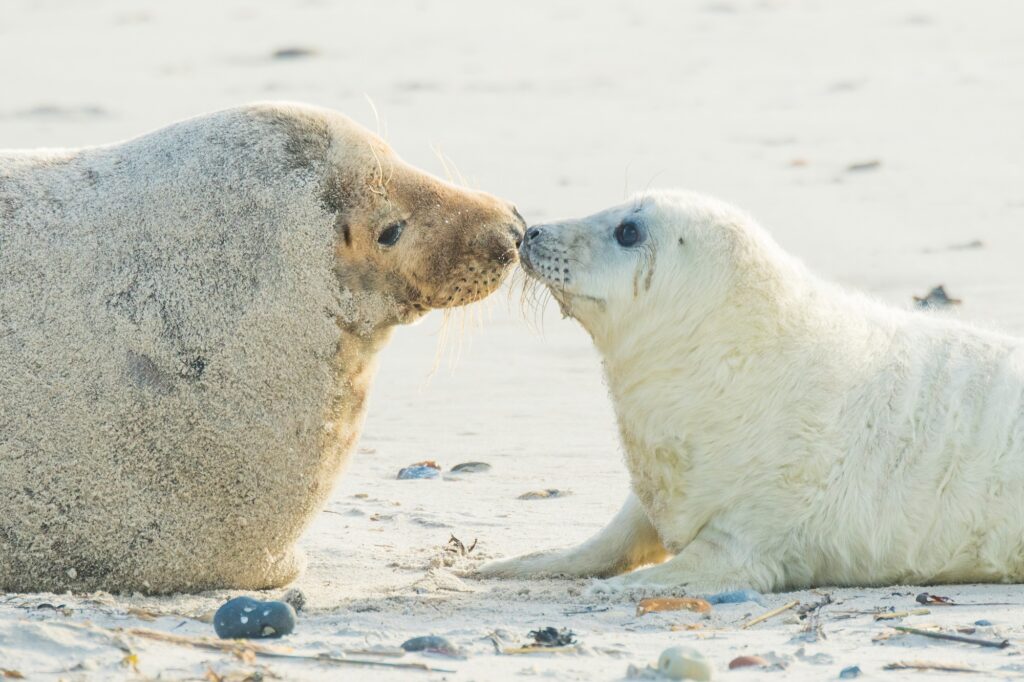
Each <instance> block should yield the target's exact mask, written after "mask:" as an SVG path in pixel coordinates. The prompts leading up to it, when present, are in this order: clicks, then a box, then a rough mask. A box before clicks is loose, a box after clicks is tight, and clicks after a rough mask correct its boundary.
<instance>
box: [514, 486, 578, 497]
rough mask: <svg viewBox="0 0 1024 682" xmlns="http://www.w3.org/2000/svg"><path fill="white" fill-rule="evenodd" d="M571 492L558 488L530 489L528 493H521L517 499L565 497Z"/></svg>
mask: <svg viewBox="0 0 1024 682" xmlns="http://www.w3.org/2000/svg"><path fill="white" fill-rule="evenodd" d="M569 494H571V493H570V492H569V491H568V490H559V489H558V488H548V489H547V490H532V491H530V492H528V493H523V494H522V495H520V496H519V497H518V498H516V499H519V500H546V499H549V498H552V497H565V496H566V495H569Z"/></svg>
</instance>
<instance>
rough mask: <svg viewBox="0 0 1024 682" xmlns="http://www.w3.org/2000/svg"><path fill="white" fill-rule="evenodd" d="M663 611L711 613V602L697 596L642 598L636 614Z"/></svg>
mask: <svg viewBox="0 0 1024 682" xmlns="http://www.w3.org/2000/svg"><path fill="white" fill-rule="evenodd" d="M662 611H693V612H694V613H711V604H709V603H708V602H707V601H706V600H704V599H697V598H695V597H652V598H649V599H641V600H640V603H639V604H637V605H636V615H638V616H642V615H644V614H646V613H660V612H662Z"/></svg>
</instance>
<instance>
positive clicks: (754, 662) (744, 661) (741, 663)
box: [729, 656, 768, 670]
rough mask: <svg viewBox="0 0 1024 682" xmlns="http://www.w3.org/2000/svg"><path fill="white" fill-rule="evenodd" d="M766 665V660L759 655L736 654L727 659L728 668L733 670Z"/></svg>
mask: <svg viewBox="0 0 1024 682" xmlns="http://www.w3.org/2000/svg"><path fill="white" fill-rule="evenodd" d="M767 665H768V661H766V660H765V659H763V658H761V657H760V656H737V657H736V658H734V659H732V660H731V661H729V670H735V669H736V668H751V667H755V666H756V667H758V668H761V667H764V666H767Z"/></svg>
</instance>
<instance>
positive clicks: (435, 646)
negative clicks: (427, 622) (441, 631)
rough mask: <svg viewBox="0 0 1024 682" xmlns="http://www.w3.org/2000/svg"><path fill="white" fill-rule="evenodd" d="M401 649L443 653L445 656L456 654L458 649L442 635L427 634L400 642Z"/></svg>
mask: <svg viewBox="0 0 1024 682" xmlns="http://www.w3.org/2000/svg"><path fill="white" fill-rule="evenodd" d="M402 649H404V650H405V651H424V652H426V653H430V654H443V655H445V656H458V655H459V649H458V647H456V646H455V645H454V644H452V643H451V642H449V641H448V640H447V639H445V638H444V637H437V636H436V635H428V636H426V637H413V638H412V639H409V640H406V641H404V642H402Z"/></svg>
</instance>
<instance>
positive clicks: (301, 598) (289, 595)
mask: <svg viewBox="0 0 1024 682" xmlns="http://www.w3.org/2000/svg"><path fill="white" fill-rule="evenodd" d="M281 601H283V602H284V603H285V604H288V605H289V606H291V607H292V608H293V609H295V613H298V612H299V611H301V610H302V609H304V608H306V594H305V592H303V591H302V590H300V589H299V588H297V587H293V588H291V589H290V590H288V591H287V592H285V593H284V594H283V595H281Z"/></svg>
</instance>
